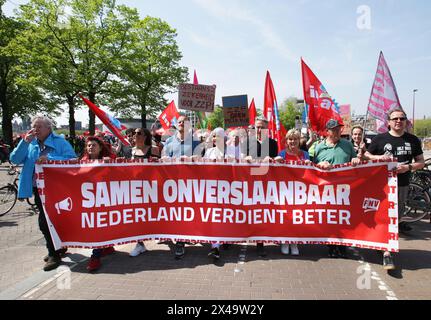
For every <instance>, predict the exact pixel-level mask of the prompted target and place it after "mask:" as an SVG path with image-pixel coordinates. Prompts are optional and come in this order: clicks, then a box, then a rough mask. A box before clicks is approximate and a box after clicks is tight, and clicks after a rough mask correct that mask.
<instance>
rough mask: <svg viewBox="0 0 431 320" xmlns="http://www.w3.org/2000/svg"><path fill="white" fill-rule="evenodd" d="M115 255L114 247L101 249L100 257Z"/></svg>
mask: <svg viewBox="0 0 431 320" xmlns="http://www.w3.org/2000/svg"><path fill="white" fill-rule="evenodd" d="M113 253H115V248H114V247H109V248H104V249H102V257H106V256H108V255H110V254H113Z"/></svg>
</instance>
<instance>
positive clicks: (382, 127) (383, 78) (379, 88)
mask: <svg viewBox="0 0 431 320" xmlns="http://www.w3.org/2000/svg"><path fill="white" fill-rule="evenodd" d="M394 108H400V109H402V107H401V103H400V99H399V98H398V93H397V89H396V88H395V83H394V80H393V79H392V75H391V71H390V70H389V67H388V65H387V63H386V61H385V57H384V56H383V52H380V58H379V64H378V66H377V73H376V77H375V79H374V84H373V88H372V90H371V97H370V103H369V104H368V114H369V115H370V116H371V117H372V118H374V119H376V122H377V132H378V133H384V132H387V131H388V118H387V114H388V112H389V110H392V109H394Z"/></svg>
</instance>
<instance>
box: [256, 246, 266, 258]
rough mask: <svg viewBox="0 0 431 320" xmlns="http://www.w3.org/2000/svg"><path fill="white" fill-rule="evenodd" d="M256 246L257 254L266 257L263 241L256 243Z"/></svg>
mask: <svg viewBox="0 0 431 320" xmlns="http://www.w3.org/2000/svg"><path fill="white" fill-rule="evenodd" d="M256 247H257V255H258V256H259V257H266V251H265V247H264V246H263V243H258V244H257V246H256Z"/></svg>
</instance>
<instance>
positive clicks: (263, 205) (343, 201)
mask: <svg viewBox="0 0 431 320" xmlns="http://www.w3.org/2000/svg"><path fill="white" fill-rule="evenodd" d="M265 166H267V169H268V170H267V174H266V175H262V176H259V175H253V174H251V173H252V172H253V170H252V169H253V168H256V165H252V164H246V163H225V162H223V163H204V164H199V163H190V164H186V163H169V164H162V163H145V162H130V163H116V162H115V161H114V162H112V163H109V164H106V163H103V162H95V163H80V164H72V163H69V162H58V163H49V164H43V165H37V168H36V170H37V171H36V173H37V183H38V188H39V192H40V193H41V195H42V196H41V199H42V202H43V205H44V208H45V212H46V217H47V221H48V225H49V228H50V232H51V235H52V238H53V242H54V245H55V247H56V248H60V247H63V246H65V247H85V248H100V247H105V246H112V245H119V244H124V243H130V242H136V241H143V240H150V239H171V240H175V241H191V242H207V243H208V242H211V243H212V242H221V243H238V242H243V241H251V242H256V241H265V242H273V243H299V244H334V245H346V246H355V247H363V248H370V249H375V250H389V251H393V252H396V251H398V213H397V210H396V208H397V205H396V204H397V201H398V198H397V195H398V192H397V178H396V174H395V173H393V172H392V171H391V170H392V167H395V166H396V164H395V163H369V164H366V165H361V166H359V167H355V168H352V167H350V166H349V165H345V166H336V168H335V169H333V170H331V171H330V172H327V171H322V170H320V169H318V168H316V167H314V166H307V165H305V164H303V163H296V162H288V163H287V164H266V165H265ZM65 181H67V183H64V182H65Z"/></svg>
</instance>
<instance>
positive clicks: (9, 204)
mask: <svg viewBox="0 0 431 320" xmlns="http://www.w3.org/2000/svg"><path fill="white" fill-rule="evenodd" d="M17 197H18V191H17V190H16V189H15V188H14V187H13V186H4V187H2V188H0V217H1V216H4V215H5V214H6V213H8V212H9V211H11V210H12V208H13V206H14V205H15V203H16V199H17Z"/></svg>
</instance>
